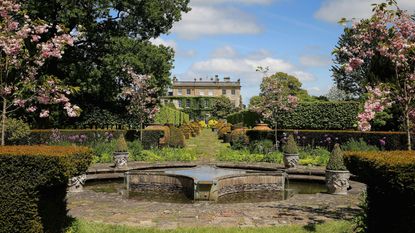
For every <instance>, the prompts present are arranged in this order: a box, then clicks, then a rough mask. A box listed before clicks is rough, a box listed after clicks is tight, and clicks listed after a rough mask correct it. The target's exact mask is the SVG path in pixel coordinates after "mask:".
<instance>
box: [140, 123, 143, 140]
mask: <svg viewBox="0 0 415 233" xmlns="http://www.w3.org/2000/svg"><path fill="white" fill-rule="evenodd" d="M140 142H141V143H142V142H143V123H140Z"/></svg>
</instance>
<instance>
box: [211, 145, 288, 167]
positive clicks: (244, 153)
mask: <svg viewBox="0 0 415 233" xmlns="http://www.w3.org/2000/svg"><path fill="white" fill-rule="evenodd" d="M217 159H218V160H219V161H226V162H269V163H282V154H281V153H279V152H273V153H269V154H257V153H251V152H250V151H249V150H232V149H229V148H227V149H223V150H220V151H219V155H218V156H217Z"/></svg>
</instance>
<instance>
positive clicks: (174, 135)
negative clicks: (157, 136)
mask: <svg viewBox="0 0 415 233" xmlns="http://www.w3.org/2000/svg"><path fill="white" fill-rule="evenodd" d="M184 146H185V136H184V134H183V132H182V131H181V130H180V129H179V128H177V127H175V126H170V139H169V147H173V148H183V147H184Z"/></svg>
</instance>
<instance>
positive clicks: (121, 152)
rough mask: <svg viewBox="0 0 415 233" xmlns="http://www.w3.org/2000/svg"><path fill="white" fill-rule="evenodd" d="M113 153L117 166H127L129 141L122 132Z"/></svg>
mask: <svg viewBox="0 0 415 233" xmlns="http://www.w3.org/2000/svg"><path fill="white" fill-rule="evenodd" d="M113 155H114V163H115V167H116V168H119V167H124V166H127V161H128V146H127V142H126V141H125V138H124V135H122V134H121V135H120V137H119V138H118V139H117V144H116V147H115V152H114V154H113Z"/></svg>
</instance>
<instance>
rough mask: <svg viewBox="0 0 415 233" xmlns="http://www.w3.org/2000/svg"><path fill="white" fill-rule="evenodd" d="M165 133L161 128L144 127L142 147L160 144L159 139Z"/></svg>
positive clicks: (146, 147)
mask: <svg viewBox="0 0 415 233" xmlns="http://www.w3.org/2000/svg"><path fill="white" fill-rule="evenodd" d="M164 135H165V131H164V130H163V129H145V130H144V131H143V142H142V143H143V146H144V149H146V150H148V149H152V148H158V147H159V146H160V139H161V138H162V137H163V136H164Z"/></svg>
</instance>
